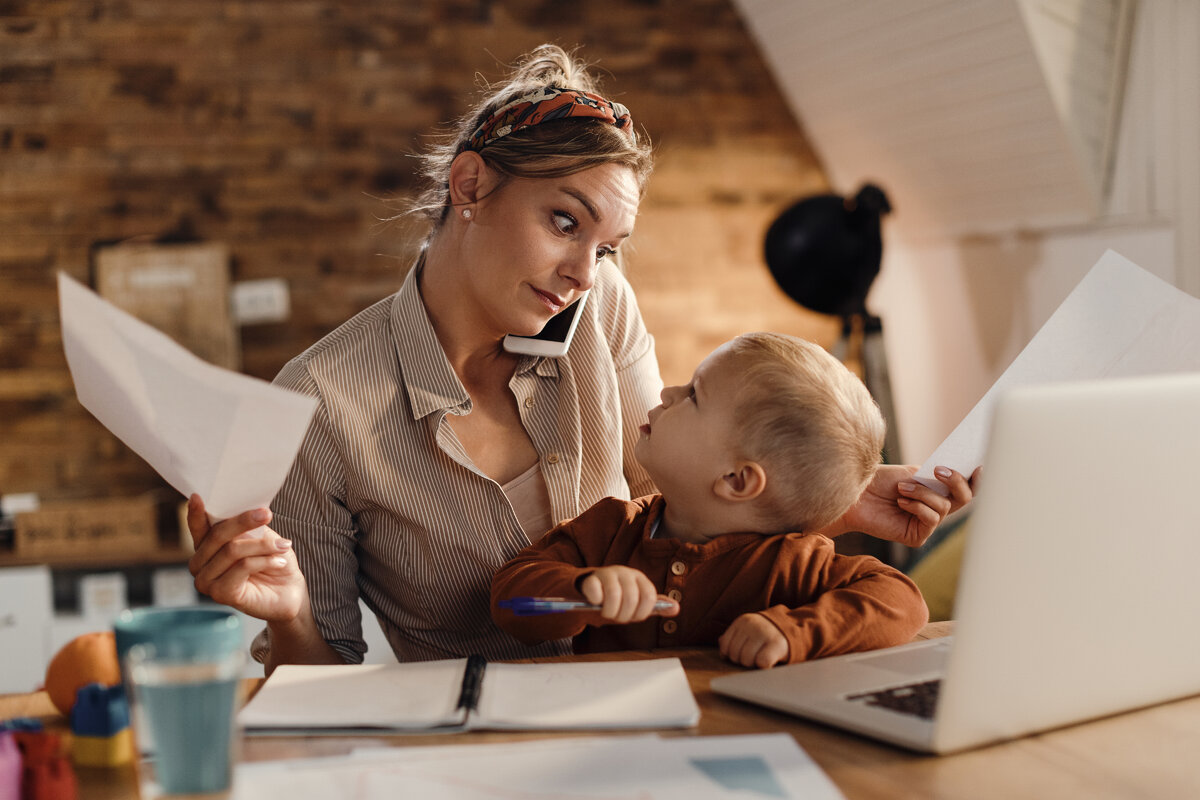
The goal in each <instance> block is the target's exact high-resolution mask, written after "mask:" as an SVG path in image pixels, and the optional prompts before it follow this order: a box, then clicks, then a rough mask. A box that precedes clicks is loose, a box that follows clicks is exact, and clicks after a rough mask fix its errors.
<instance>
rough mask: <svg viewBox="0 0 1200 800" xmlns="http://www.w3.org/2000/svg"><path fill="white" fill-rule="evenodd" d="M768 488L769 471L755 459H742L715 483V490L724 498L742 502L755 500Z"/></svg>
mask: <svg viewBox="0 0 1200 800" xmlns="http://www.w3.org/2000/svg"><path fill="white" fill-rule="evenodd" d="M766 488H767V472H766V470H764V469H763V468H762V465H761V464H759V463H758V462H755V461H742V462H740V463H739V464H738V465H737V467H736V468H734V469H733V471H731V472H726V473H725V474H724V475H722V476H721V477H720V478H717V482H716V483H715V484H713V492H714V493H715V494H716V495H717V497H719V498H721V499H722V500H727V501H729V502H731V503H741V502H745V501H746V500H753V499H754V498H756V497H758V496H759V495H760V494H762V493H763V492H764V491H766Z"/></svg>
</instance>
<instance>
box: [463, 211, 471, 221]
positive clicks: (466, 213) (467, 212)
mask: <svg viewBox="0 0 1200 800" xmlns="http://www.w3.org/2000/svg"><path fill="white" fill-rule="evenodd" d="M462 217H463V219H470V218H471V209H469V208H464V209H463V210H462Z"/></svg>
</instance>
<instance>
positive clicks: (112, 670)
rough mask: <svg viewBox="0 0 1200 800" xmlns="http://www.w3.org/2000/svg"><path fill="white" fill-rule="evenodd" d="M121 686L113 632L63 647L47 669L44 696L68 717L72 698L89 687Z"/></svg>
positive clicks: (80, 638) (78, 638)
mask: <svg viewBox="0 0 1200 800" xmlns="http://www.w3.org/2000/svg"><path fill="white" fill-rule="evenodd" d="M120 682H121V667H120V665H119V664H118V662H117V642H116V638H115V637H114V636H113V632H112V631H97V632H95V633H85V634H83V635H82V636H76V637H75V638H74V639H72V640H71V641H69V642H67V643H66V644H65V645H63V647H62V649H61V650H59V651H58V653H56V654H55V656H54V658H52V659H50V664H49V665H48V666H47V667H46V684H45V685H46V693H47V694H49V695H50V702H52V703H54V707H55V708H57V709H58V710H59V711H61V712H62V713H63V715H64V716H70V714H71V708H72V707H73V706H74V705H75V694H76V692H78V691H79V690H80V689H81V688H83V687H84V686H87V685H88V684H89V683H102V684H104V685H105V686H114V685H116V684H118V683H120Z"/></svg>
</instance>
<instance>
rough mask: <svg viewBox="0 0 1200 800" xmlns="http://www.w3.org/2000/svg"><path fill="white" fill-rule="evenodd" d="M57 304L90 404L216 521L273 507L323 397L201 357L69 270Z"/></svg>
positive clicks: (70, 360)
mask: <svg viewBox="0 0 1200 800" xmlns="http://www.w3.org/2000/svg"><path fill="white" fill-rule="evenodd" d="M58 298H59V312H60V315H61V319H62V334H63V349H64V350H65V351H66V354H67V364H68V365H69V366H70V368H71V377H72V378H73V379H74V381H75V392H76V394H77V395H78V397H79V402H80V403H82V404H83V406H84V408H86V409H87V410H88V411H90V412H92V414H93V415H94V416H95V417H96V419H98V420H100V422H101V423H103V424H104V427H106V428H108V429H109V430H110V431H112V432H113V434H114V435H116V436H117V438H119V439H120V440H121V441H123V442H124V443H125V444H127V445H128V446H129V447H130V448H131V449H132V450H133V451H134V452H136V453H137V454H138V455H139V456H141V457H142V458H144V459H145V460H146V461H147V462H148V463H149V464H150V466H152V467H153V468H154V469H155V470H156V471H157V472H158V474H159V475H161V476H162V477H163V479H164V480H166V481H167V483H169V484H171V485H172V486H174V487H175V488H176V489H178V490H179V491H180V492H182V493H183V494H184V495H190V494H192V493H193V492H196V493H198V494H199V495H200V496H201V497H202V498H203V499H204V504H205V507H206V508H207V510H208V513H209V515H210V516H211V517H213V518H214V519H224V518H227V517H231V516H235V515H237V514H240V513H241V512H243V511H246V510H248V509H251V508H258V507H259V506H266V505H268V504H269V503H270V502H271V500H272V499H273V498H274V497H275V493H276V492H277V491H279V487H280V486H281V485H283V480H284V478H286V477H287V473H288V470H289V469H290V468H291V465H292V461H293V460H294V459H295V457H296V452H297V451H298V450H299V449H300V441H301V439H303V437H304V433H305V431H306V430H307V429H308V422H309V419H310V418H311V417H312V414H313V411H314V410H315V408H316V400H315V399H314V398H311V397H306V396H304V395H301V394H298V393H296V392H292V391H288V390H286V389H281V388H279V387H277V386H272V385H271V384H269V383H267V382H266V381H262V380H259V379H257V378H251V377H250V376H248V375H241V374H239V373H236V372H230V371H229V370H226V369H221V368H220V367H215V366H213V365H212V364H209V363H207V362H205V361H202V360H201V359H199V358H197V357H196V356H194V355H192V353H190V352H188V351H187V350H186V349H185V348H183V347H181V346H180V345H178V344H176V343H175V342H174V341H173V340H172V339H171V338H170V337H168V336H167V335H166V334H164V333H162V332H161V331H158V330H157V329H155V328H153V327H151V326H149V325H147V324H146V323H144V322H142V321H141V320H139V319H137V318H135V317H133V316H131V315H130V314H127V313H126V312H124V311H122V310H120V309H119V308H117V307H116V306H114V305H112V304H111V303H108V302H106V301H105V300H103V299H101V298H100V297H99V296H98V295H96V294H95V293H94V292H92V291H91V290H89V289H87V288H86V287H84V286H83V285H82V284H80V283H79V282H78V281H75V280H73V279H72V278H70V277H68V276H67V275H64V274H63V273H61V272H60V273H59V275H58Z"/></svg>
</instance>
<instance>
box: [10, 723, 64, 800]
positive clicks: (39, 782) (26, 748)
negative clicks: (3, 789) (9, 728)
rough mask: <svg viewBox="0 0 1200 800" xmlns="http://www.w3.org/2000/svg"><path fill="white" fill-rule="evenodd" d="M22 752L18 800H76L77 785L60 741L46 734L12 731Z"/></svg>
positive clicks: (44, 732)
mask: <svg viewBox="0 0 1200 800" xmlns="http://www.w3.org/2000/svg"><path fill="white" fill-rule="evenodd" d="M12 736H13V738H15V739H16V740H17V747H18V748H20V750H21V755H22V758H23V759H24V766H23V768H22V770H21V794H20V797H21V800H76V798H77V797H78V796H79V783H78V781H77V780H76V779H75V771H74V770H72V769H71V762H69V761H67V758H66V756H65V755H63V745H62V741H61V740H60V739H59V737H58V735H57V734H54V733H49V732H47V731H36V732H35V731H15V732H13V734H12Z"/></svg>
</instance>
